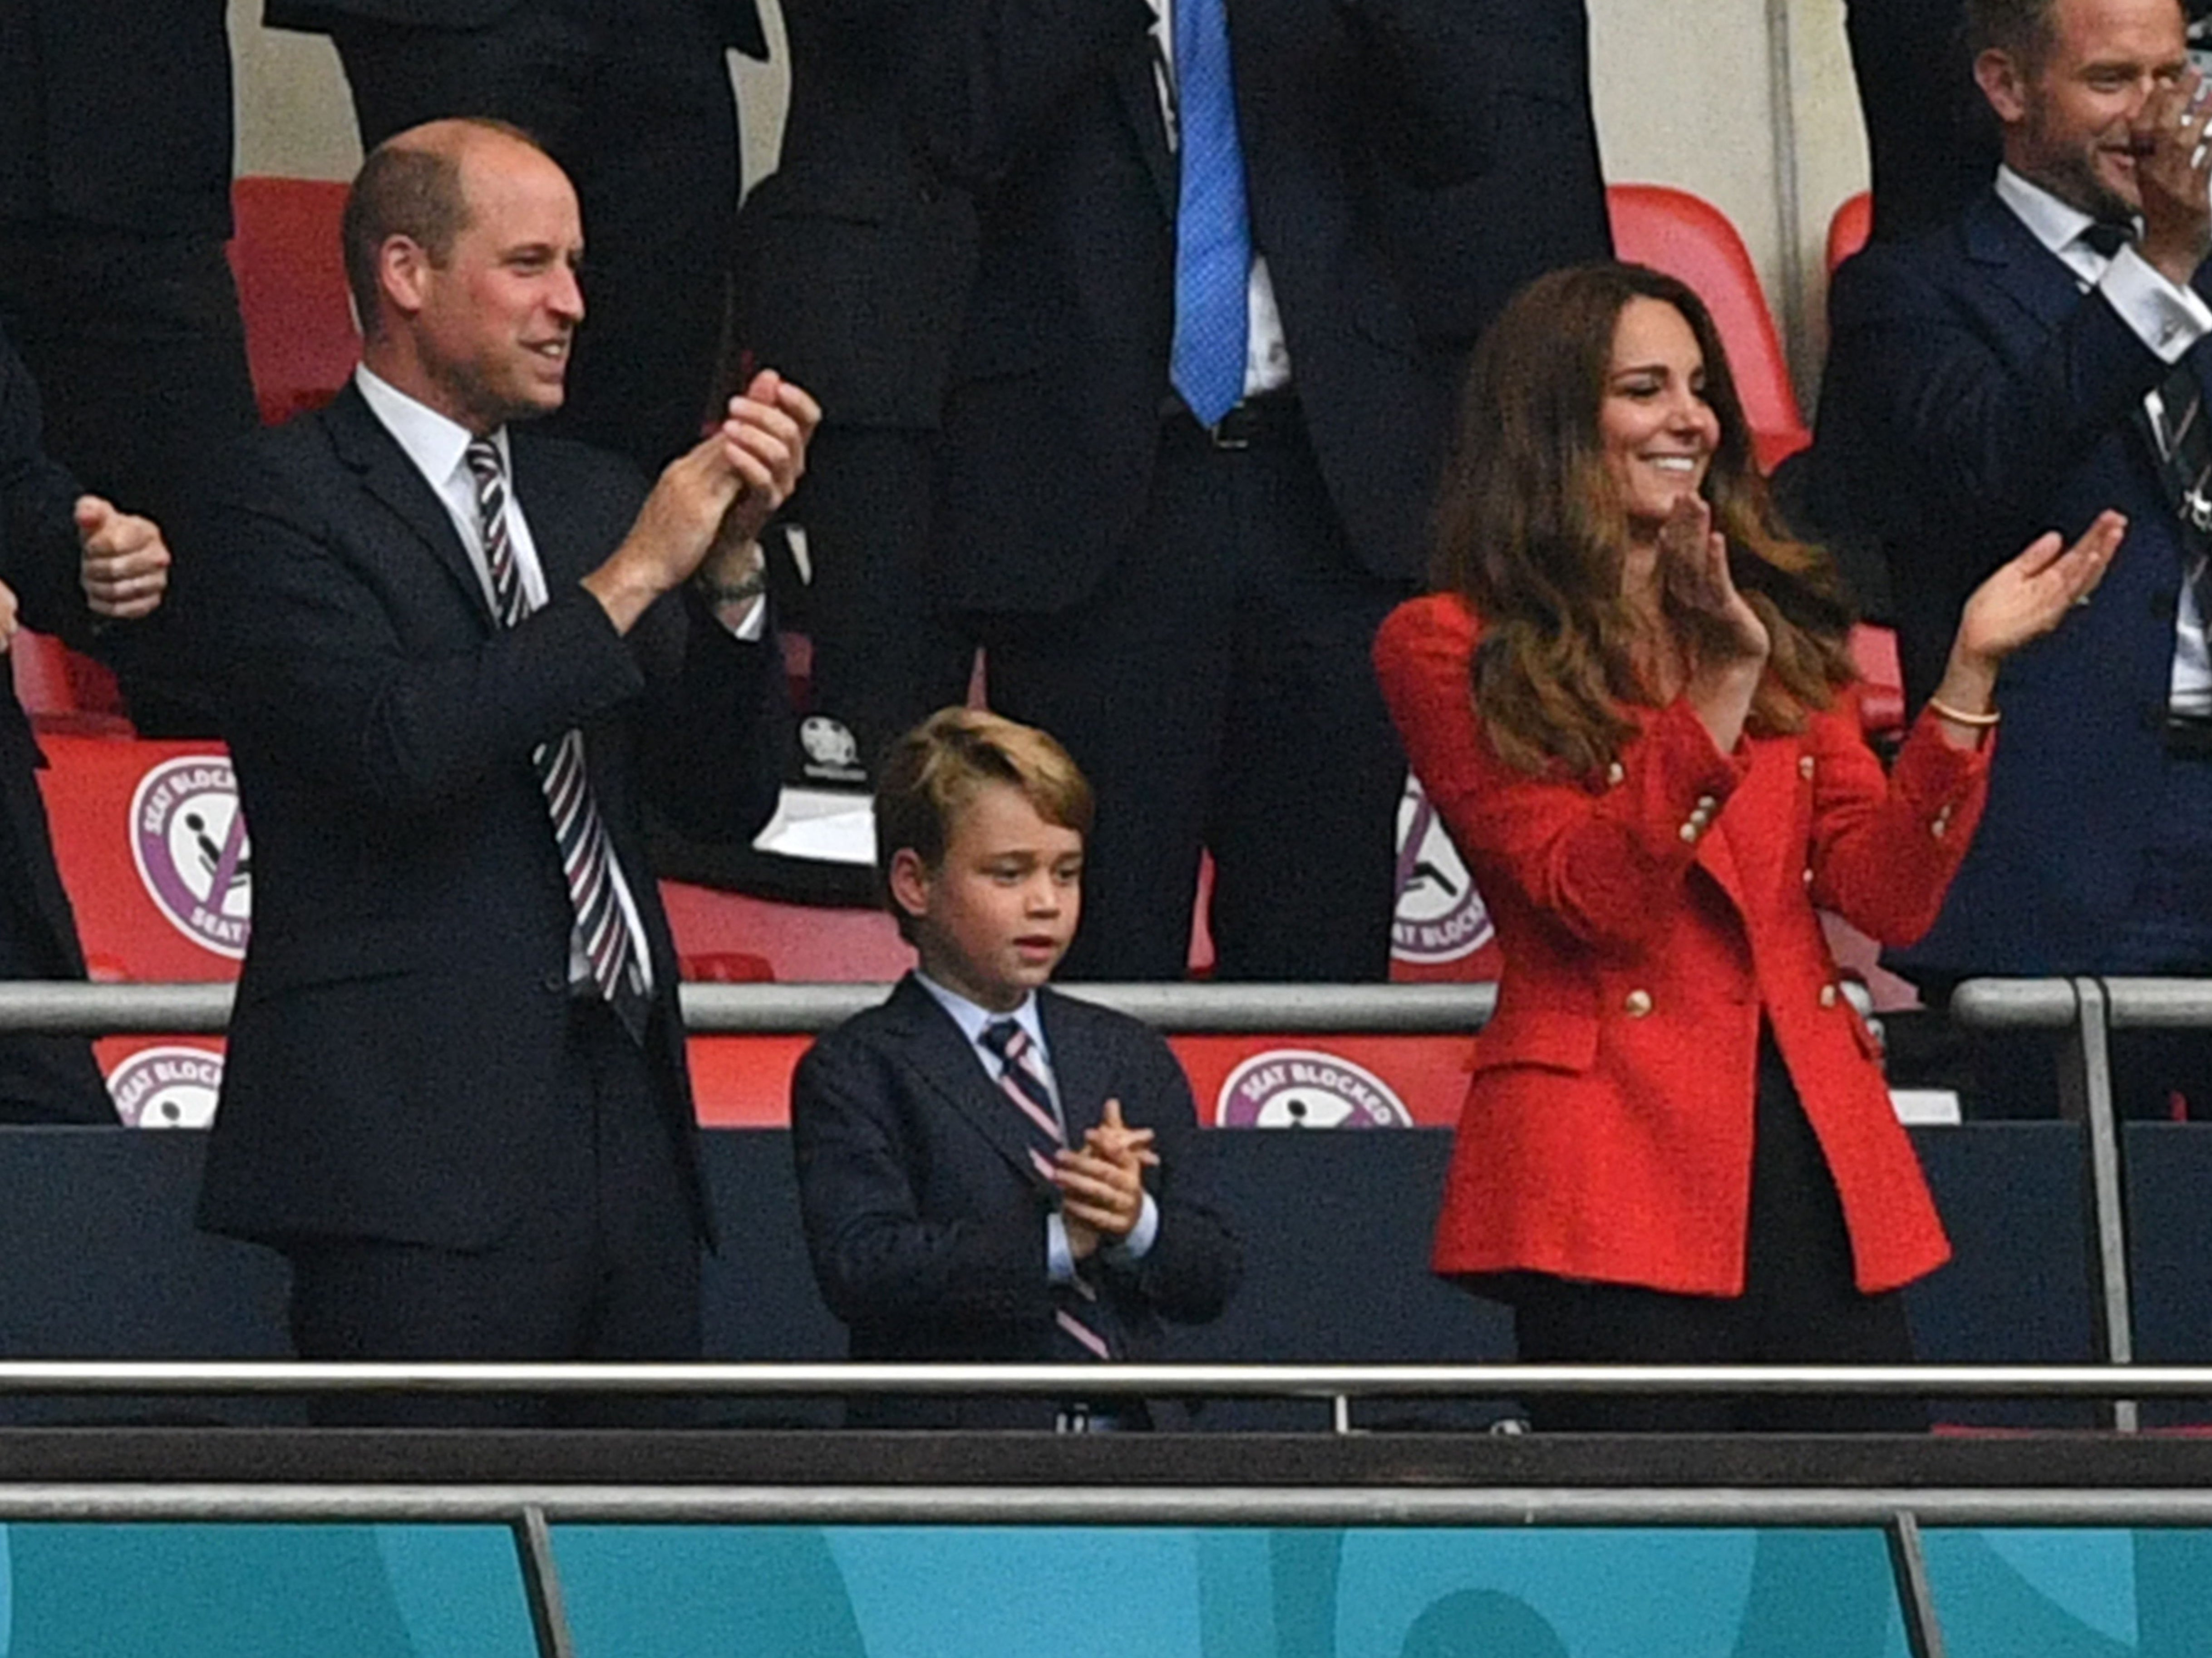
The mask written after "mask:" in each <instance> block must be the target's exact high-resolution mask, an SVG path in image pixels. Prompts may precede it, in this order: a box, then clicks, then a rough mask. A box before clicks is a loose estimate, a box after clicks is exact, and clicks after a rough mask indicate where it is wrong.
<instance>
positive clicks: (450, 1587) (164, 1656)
mask: <svg viewBox="0 0 2212 1658" xmlns="http://www.w3.org/2000/svg"><path fill="white" fill-rule="evenodd" d="M0 1538H4V1542H5V1559H6V1562H7V1571H6V1576H5V1582H6V1588H7V1593H6V1594H5V1595H4V1596H0V1600H4V1601H5V1611H6V1617H5V1618H4V1619H0V1631H4V1638H0V1658H533V1655H534V1654H535V1653H536V1651H537V1647H536V1644H535V1642H534V1638H533V1637H532V1632H531V1625H530V1614H529V1608H528V1606H527V1604H526V1601H525V1599H524V1595H523V1588H522V1579H521V1575H520V1567H519V1565H518V1564H517V1559H516V1555H515V1548H514V1541H513V1534H512V1533H510V1532H508V1531H507V1530H505V1529H504V1528H502V1527H496V1526H341V1525H325V1526H311V1525H242V1524H226V1525H75V1524H26V1523H21V1522H18V1523H15V1524H13V1525H9V1526H6V1527H0ZM603 1650H607V1651H610V1652H612V1651H619V1650H621V1648H620V1647H618V1646H617V1647H611V1648H605V1649H603Z"/></svg>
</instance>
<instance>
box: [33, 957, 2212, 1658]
mask: <svg viewBox="0 0 2212 1658" xmlns="http://www.w3.org/2000/svg"><path fill="white" fill-rule="evenodd" d="M886 992H887V987H884V986H882V985H742V986H737V985H686V986H684V987H683V991H682V999H683V1009H684V1018H685V1021H686V1023H687V1025H688V1026H689V1027H690V1029H691V1031H692V1032H693V1033H694V1034H695V1035H733V1034H772V1033H774V1034H787V1033H792V1032H805V1031H813V1030H819V1029H826V1028H827V1027H828V1026H829V1025H832V1024H835V1023H837V1022H839V1021H840V1020H842V1019H844V1018H847V1017H850V1016H851V1015H853V1014H854V1013H856V1012H858V1011H860V1010H862V1009H863V1008H866V1007H867V1006H870V1005H873V1004H874V1003H876V1002H878V1001H879V1000H881V999H882V998H883V997H884V994H885V993H886ZM1075 993H1078V994H1081V995H1083V996H1085V997H1087V998H1090V999H1095V1000H1097V1001H1100V1002H1103V1003H1104V1004H1106V1005H1109V1006H1114V1007H1117V1008H1119V1009H1121V1010H1122V1011H1126V1012H1128V1013H1130V1014H1132V1015H1133V1016H1134V1017H1139V1018H1142V1019H1145V1020H1146V1021H1147V1022H1148V1023H1152V1024H1153V1025H1154V1026H1156V1027H1157V1028H1158V1029H1163V1030H1166V1031H1177V1032H1180V1031H1206V1032H1216V1033H1225V1034H1228V1033H1243V1032H1267V1031H1280V1030H1310V1031H1312V1032H1315V1033H1316V1034H1323V1033H1327V1034H1350V1033H1355V1032H1358V1033H1376V1034H1396V1035H1415V1034H1427V1035H1433V1034H1462V1033H1471V1032H1474V1031H1475V1030H1478V1029H1480V1028H1481V1026H1482V1025H1483V1023H1485V1022H1486V1020H1487V1019H1488V1018H1489V1017H1490V1015H1491V1013H1492V1011H1493V1010H1494V1008H1495V1005H1496V1001H1495V988H1494V987H1492V986H1487V985H1422V986H1376V987H1314V986H1181V985H1176V986H1163V985H1123V986H1085V987H1081V988H1080V989H1079V990H1078V991H1076V992H1075ZM232 995H233V992H232V987H230V986H228V985H226V984H210V985H191V986H177V985H166V986H144V985H131V986H124V985H82V984H37V985H24V984H17V985H10V986H4V987H0V1030H42V1031H62V1032H70V1033H82V1034H87V1035H92V1034H103V1033H125V1032H131V1033H167V1032H179V1033H187V1032H215V1031H220V1030H221V1029H223V1028H224V1026H225V1024H226V1023H227V1022H228V1016H229V1012H230V1008H231V1003H232ZM1951 1011H1952V1017H1954V1018H1955V1019H1957V1020H1958V1021H1959V1022H1960V1023H1962V1024H1964V1025H1966V1026H1968V1027H1970V1028H1974V1029H1987V1030H1997V1029H2023V1028H2035V1029H2063V1030H2065V1031H2067V1032H2068V1033H2069V1036H2068V1039H2067V1042H2066V1043H2065V1048H2064V1054H2063V1058H2062V1061H2061V1077H2060V1085H2061V1096H2062V1099H2063V1102H2064V1108H2065V1111H2066V1114H2068V1115H2069V1117H2072V1118H2074V1119H2075V1120H2077V1121H2081V1123H2082V1124H2083V1126H2084V1127H2085V1130H2086V1132H2087V1140H2088V1148H2089V1187H2090V1190H2089V1193H2088V1203H2089V1208H2090V1212H2091V1214H2092V1217H2093V1230H2094V1235H2095V1244H2096V1248H2095V1253H2096V1263H2095V1265H2096V1277H2097V1286H2098V1293H2097V1295H2096V1297H2095V1305H2096V1308H2097V1311H2098V1315H2099V1342H2100V1351H2101V1352H2102V1354H2103V1356H2104V1357H2105V1360H2106V1363H2101V1364H2096V1365H2043V1366H2030V1365H1918V1366H1906V1367H1879V1368H1876V1367H1850V1366H1823V1365H1800V1366H1666V1365H1618V1366H1598V1365H1518V1364H1496V1365H1471V1366H1438V1365H1402V1366H1336V1365H1288V1366H1285V1365H1274V1366H1218V1365H1213V1366H1209V1365H1126V1366H1115V1367H1111V1368H1110V1369H1101V1368H1098V1367H1090V1366H1085V1367H1079V1368H1070V1367H1060V1366H1042V1365H1018V1366H1012V1365H985V1366H977V1365H849V1364H848V1365H835V1364H789V1365H787V1364H776V1365H744V1364H734V1365H730V1364H697V1365H635V1366H612V1367H611V1366H604V1365H474V1364H472V1365H432V1364H375V1365H304V1364H286V1363H135V1364H134V1363H100V1362H73V1361H41V1362H16V1363H0V1393H14V1394H118V1393H125V1394H208V1393H210V1392H216V1393H248V1394H267V1393H280V1394H303V1393H323V1392H332V1391H351V1390H374V1391H391V1390H393V1389H404V1390H408V1391H417V1392H430V1393H436V1392H461V1391H494V1392H509V1393H513V1392H534V1393H568V1392H597V1393H608V1392H619V1393H659V1394H711V1395H719V1396H734V1395H751V1396H763V1395H778V1396H787V1395H793V1394H825V1393H826V1394H875V1393H897V1394H917V1393H922V1394H926V1393H964V1394H977V1393H1011V1394H1042V1395H1047V1396H1060V1397H1066V1396H1070V1395H1075V1396H1102V1395H1108V1394H1124V1393H1151V1394H1217V1395H1222V1396H1233V1397H1244V1398H1250V1397H1272V1398H1293V1399H1296V1398H1317V1399H1326V1400H1329V1401H1331V1404H1332V1409H1333V1412H1334V1425H1335V1427H1336V1429H1337V1430H1338V1431H1339V1432H1340V1433H1341V1432H1348V1431H1350V1430H1351V1425H1352V1424H1351V1405H1352V1400H1355V1399H1370V1398H1403V1397H1407V1396H1415V1395H1419V1396H1432V1397H1433V1396H1472V1397H1481V1398H1494V1397H1497V1396H1498V1395H1501V1394H1523V1393H1528V1394H1543V1393H1624V1394H1830V1395H1834V1394H1918V1395H1922V1396H1927V1397H1997V1396H2002V1397H2028V1398H2087V1399H2097V1400H2110V1401H2112V1420H2113V1423H2114V1425H2116V1426H2118V1428H2120V1429H2122V1430H2133V1429H2134V1428H2136V1426H2137V1423H2138V1415H2137V1408H2136V1401H2137V1400H2142V1399H2148V1398H2168V1397H2207V1396H2212V1367H2202V1366H2160V1367H2143V1366H2137V1365H2136V1364H2134V1363H2132V1358H2133V1353H2134V1339H2133V1328H2132V1321H2131V1317H2130V1290H2129V1282H2128V1262H2127V1226H2126V1211H2125V1204H2124V1192H2123V1187H2122V1181H2121V1163H2120V1145H2119V1133H2118V1123H2117V1121H2116V1118H2115V1114H2114V1111H2113V1105H2112V1058H2111V1052H2110V1041H2109V1033H2110V1032H2111V1031H2112V1029H2172V1028H2179V1027H2196V1026H2206V1027H2212V982H2199V981H2178V980H2124V979H2114V980H2099V979H2093V978H2077V979H2071V980H2063V981H2048V980H2047V981H1998V980H1978V981H1970V982H1968V983H1966V984H1965V985H1962V986H1960V988H1959V989H1958V991H1957V992H1956V993H1955V994H1954V999H1953V1001H1952V1005H1951ZM0 1515H5V1516H9V1517H15V1518H23V1519H30V1518H45V1519H62V1518H67V1519H94V1518H130V1519H134V1520H149V1519H211V1518H234V1519H249V1518H250V1519H256V1520H273V1519H281V1518H308V1517H313V1518H319V1519H359V1520H409V1519H414V1520H435V1521H497V1522H499V1523H502V1524H506V1525H507V1526H509V1527H511V1528H512V1529H513V1533H514V1537H515V1546H516V1550H517V1554H518V1558H519V1560H520V1565H521V1570H522V1572H523V1576H524V1579H525V1586H526V1592H527V1598H528V1601H529V1605H530V1608H531V1612H532V1625H533V1627H534V1629H535V1631H536V1633H537V1637H538V1648H539V1651H540V1652H541V1653H542V1654H544V1655H548V1658H567V1655H569V1654H572V1653H573V1651H574V1643H573V1641H572V1639H571V1638H570V1636H569V1633H568V1627H567V1619H566V1616H565V1613H564V1612H563V1610H562V1599H561V1594H560V1585H559V1580H558V1576H557V1574H556V1571H555V1569H554V1564H553V1558H552V1552H551V1549H550V1537H549V1533H548V1527H549V1525H550V1523H552V1522H555V1521H574V1520H629V1521H699V1522H719V1523H752V1524H767V1523H809V1524H887V1523H915V1522H917V1521H919V1522H926V1523H933V1524H966V1523H988V1524H994V1525H1007V1524H1015V1525H1021V1524H1030V1525H1048V1524H1054V1525H1056V1524H1077V1525H1093V1524H1095V1525H1128V1524H1146V1525H1211V1524H1225V1525H1246V1526H1249V1525H1291V1526H1297V1525H1332V1526H1342V1525H1362V1526H1370V1525H1371V1526H1389V1525H1422V1526H1435V1525H1461V1526H1491V1525H1529V1524H1544V1525H1555V1526H1575V1525H1595V1526H1613V1525H1692V1526H1694V1525H1715V1524H1726V1525H1736V1526H1741V1525H1765V1526H1878V1527H1881V1529H1882V1530H1883V1533H1884V1534H1885V1537H1886V1538H1887V1542H1888V1547H1889V1554H1890V1561H1891V1566H1892V1571H1893V1580H1894V1582H1895V1586H1896V1589H1897V1593H1898V1596H1899V1606H1900V1610H1901V1612H1902V1613H1903V1616H1904V1619H1905V1629H1906V1632H1907V1636H1908V1643H1909V1645H1910V1647H1911V1651H1912V1652H1913V1653H1914V1654H1915V1655H1916V1658H1938V1655H1941V1654H1942V1650H1943V1642H1942V1630H1941V1627H1940V1625H1939V1624H1938V1622H1937V1619H1936V1611H1935V1606H1934V1600H1933V1597H1932V1595H1931V1594H1930V1591H1929V1577H1928V1570H1927V1562H1926V1557H1925V1553H1924V1550H1923V1546H1922V1528H1923V1526H1924V1525H1929V1524H1935V1525H1943V1526H1977V1525H2014V1524H2023V1523H2025V1524H2040V1525H2069V1526H2100V1525H2101V1526H2117V1525H2145V1524H2148V1525H2212V1491H2199V1490H2144V1489H2134V1490H2118V1491H2100V1490H2071V1491H2069V1490H2038V1489H2025V1488H2011V1489H2004V1490H1960V1489H1933V1490H1931V1489H1912V1490H1877V1489H1844V1488H1825V1489H1809V1490H1800V1489H1783V1488H1774V1489H1761V1490H1744V1489H1740V1488H1731V1489H1727V1490H1700V1489H1683V1488H1663V1489H1635V1490H1629V1489H1610V1490H1607V1489H1590V1490H1571V1489H1559V1488H1554V1487H1543V1488H1536V1487H1530V1488H1516V1487H1506V1486H1500V1485H1490V1486H1485V1487H1480V1488H1471V1487H1464V1486H1449V1485H1447V1486H1444V1487H1442V1488H1407V1487H1394V1488H1391V1489H1388V1490H1375V1489H1352V1488H1343V1489H1322V1490H1316V1489H1297V1490H1285V1489H1264V1490H1262V1489H1237V1488H1209V1489H1206V1490H1192V1489H1174V1488H1123V1489H1115V1488H1113V1487H1110V1486H1107V1487H1097V1486H1084V1487H1070V1486H1047V1487H1038V1486H1030V1485H1020V1486H1005V1487H999V1486H959V1487H927V1488H923V1487H904V1488H881V1489H877V1488H867V1487H855V1486H838V1487H834V1488H831V1487H808V1486H791V1485H786V1486H763V1487H718V1488H713V1489H706V1488H700V1489H687V1488H680V1487H666V1486H661V1487H654V1488H650V1489H647V1488H640V1487H633V1486H591V1485H559V1486H553V1487H545V1488H532V1487H523V1486H493V1485H472V1486H468V1487H441V1488H428V1489H425V1488H404V1487H390V1486H382V1485H352V1486H346V1487H331V1486H318V1485H299V1486H289V1485H257V1486H252V1487H245V1486H231V1485H188V1484H167V1483H164V1484H138V1485H127V1484H118V1483H103V1484H100V1485H83V1486H73V1485H5V1484H0Z"/></svg>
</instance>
